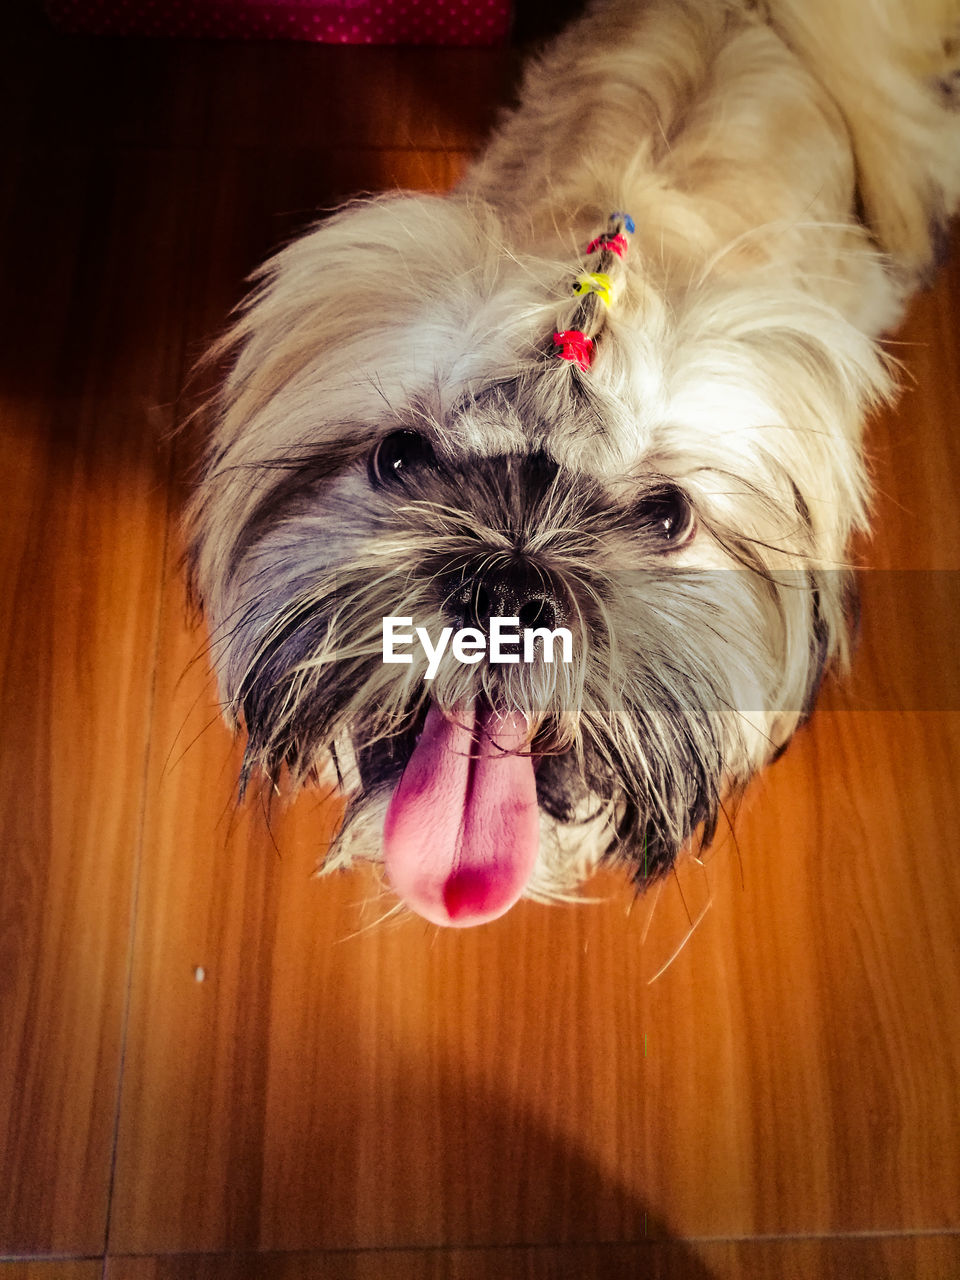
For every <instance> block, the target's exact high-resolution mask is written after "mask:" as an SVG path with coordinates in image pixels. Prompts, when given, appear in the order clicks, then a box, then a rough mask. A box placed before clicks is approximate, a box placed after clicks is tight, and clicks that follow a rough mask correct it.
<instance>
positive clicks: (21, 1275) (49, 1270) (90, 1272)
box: [0, 1258, 103, 1280]
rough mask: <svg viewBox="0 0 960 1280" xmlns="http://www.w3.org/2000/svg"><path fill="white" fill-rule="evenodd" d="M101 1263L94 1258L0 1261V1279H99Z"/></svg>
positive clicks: (101, 1270)
mask: <svg viewBox="0 0 960 1280" xmlns="http://www.w3.org/2000/svg"><path fill="white" fill-rule="evenodd" d="M102 1275H103V1263H102V1262H101V1261H100V1260H99V1259H96V1258H92V1259H87V1260H74V1259H70V1260H68V1259H65V1258H58V1259H57V1260H56V1262H28V1261H19V1262H2V1261H0V1280H100V1278H101V1276H102Z"/></svg>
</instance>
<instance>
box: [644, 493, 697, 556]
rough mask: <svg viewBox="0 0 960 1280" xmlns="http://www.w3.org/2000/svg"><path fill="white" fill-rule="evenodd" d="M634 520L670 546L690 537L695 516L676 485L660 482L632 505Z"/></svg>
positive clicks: (679, 544) (685, 540) (687, 540)
mask: <svg viewBox="0 0 960 1280" xmlns="http://www.w3.org/2000/svg"><path fill="white" fill-rule="evenodd" d="M636 517H637V520H638V523H639V524H640V526H641V527H642V528H643V529H644V530H648V531H649V532H650V533H652V534H654V535H655V537H656V538H657V539H658V540H659V541H660V542H661V543H662V544H663V545H664V546H665V547H669V548H670V549H673V548H676V547H681V546H683V544H684V543H686V542H689V540H690V538H691V537H692V536H693V533H694V529H695V526H696V519H695V516H694V513H693V507H692V505H691V503H690V499H689V498H688V497H687V495H686V494H685V493H684V492H683V490H682V489H679V488H677V486H676V485H672V484H670V485H664V486H663V487H662V488H659V489H654V490H653V491H652V492H651V493H648V494H646V495H645V496H644V497H643V498H641V499H640V501H639V502H638V503H637V506H636Z"/></svg>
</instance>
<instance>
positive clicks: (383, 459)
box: [367, 431, 436, 486]
mask: <svg viewBox="0 0 960 1280" xmlns="http://www.w3.org/2000/svg"><path fill="white" fill-rule="evenodd" d="M434 466H436V458H435V456H434V452H433V446H432V445H431V444H430V441H429V440H428V439H427V437H426V436H422V435H421V434H420V432H419V431H391V432H390V434H389V435H388V436H384V437H383V439H382V440H380V441H378V442H377V444H376V445H374V447H373V449H372V450H371V453H370V461H369V463H368V464H367V474H368V475H369V477H370V483H371V484H372V485H375V486H381V485H386V484H396V483H397V482H398V481H400V480H402V479H403V476H404V473H406V472H409V471H412V470H414V469H417V468H423V467H434Z"/></svg>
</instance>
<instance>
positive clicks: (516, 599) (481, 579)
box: [445, 562, 561, 631]
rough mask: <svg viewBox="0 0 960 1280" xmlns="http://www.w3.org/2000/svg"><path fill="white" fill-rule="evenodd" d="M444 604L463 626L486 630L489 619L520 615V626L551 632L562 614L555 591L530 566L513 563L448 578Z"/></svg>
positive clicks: (517, 616)
mask: <svg viewBox="0 0 960 1280" xmlns="http://www.w3.org/2000/svg"><path fill="white" fill-rule="evenodd" d="M445 600H446V607H447V610H448V611H449V612H450V613H452V614H453V615H454V616H455V618H456V620H457V621H458V622H459V623H460V624H461V625H462V626H465V627H477V628H479V629H480V630H481V631H485V630H486V628H487V624H488V623H489V621H490V619H491V618H519V619H520V626H521V627H546V628H547V629H548V630H550V631H553V630H554V628H555V627H556V626H557V624H558V620H559V617H560V613H561V608H560V602H559V599H558V597H557V593H556V591H555V590H554V589H553V587H552V586H551V585H550V583H549V581H548V580H547V579H546V577H545V576H544V575H543V574H542V573H541V572H540V571H538V570H537V569H536V568H534V567H533V566H531V565H527V564H524V563H522V562H513V563H511V564H506V565H497V566H495V567H491V568H489V569H487V570H485V571H483V572H480V573H476V574H473V575H472V576H471V575H470V574H468V573H464V574H462V575H458V576H457V577H455V578H449V579H448V580H447V582H446V596H445Z"/></svg>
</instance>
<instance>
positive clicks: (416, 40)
mask: <svg viewBox="0 0 960 1280" xmlns="http://www.w3.org/2000/svg"><path fill="white" fill-rule="evenodd" d="M45 7H46V10H47V13H48V15H49V16H50V18H51V19H52V21H53V22H54V23H55V24H56V25H57V26H58V27H60V28H61V30H64V31H75V32H80V31H85V32H92V33H94V34H98V35H138V36H144V35H146V36H201V37H204V36H206V37H212V38H221V39H248V40H313V41H318V42H320V43H324V44H436V45H492V44H503V43H504V41H505V40H506V37H507V32H508V29H509V24H510V4H509V0H46V6H45Z"/></svg>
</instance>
